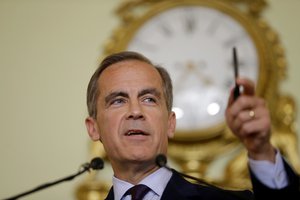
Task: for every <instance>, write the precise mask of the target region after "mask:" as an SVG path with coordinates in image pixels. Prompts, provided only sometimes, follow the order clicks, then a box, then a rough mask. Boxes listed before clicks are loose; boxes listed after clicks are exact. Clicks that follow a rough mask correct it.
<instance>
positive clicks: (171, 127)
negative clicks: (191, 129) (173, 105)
mask: <svg viewBox="0 0 300 200" xmlns="http://www.w3.org/2000/svg"><path fill="white" fill-rule="evenodd" d="M175 129H176V114H175V112H173V111H172V112H171V113H170V115H169V121H168V133H167V134H168V138H173V137H174V134H175Z"/></svg>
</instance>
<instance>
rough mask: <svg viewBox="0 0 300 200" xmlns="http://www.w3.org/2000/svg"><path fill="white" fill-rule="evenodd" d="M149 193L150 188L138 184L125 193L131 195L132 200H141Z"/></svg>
mask: <svg viewBox="0 0 300 200" xmlns="http://www.w3.org/2000/svg"><path fill="white" fill-rule="evenodd" d="M149 191H150V188H149V187H148V186H146V185H143V184H139V185H135V186H133V187H132V188H130V189H129V190H128V191H127V192H126V193H128V194H131V199H132V200H142V199H143V198H144V196H145V195H146V194H147V193H148V192H149Z"/></svg>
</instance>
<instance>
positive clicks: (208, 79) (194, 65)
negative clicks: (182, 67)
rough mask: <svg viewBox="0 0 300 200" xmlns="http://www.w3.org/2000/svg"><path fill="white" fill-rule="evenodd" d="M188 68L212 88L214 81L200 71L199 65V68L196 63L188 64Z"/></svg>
mask: <svg viewBox="0 0 300 200" xmlns="http://www.w3.org/2000/svg"><path fill="white" fill-rule="evenodd" d="M203 64H205V63H203ZM187 67H188V68H189V69H190V71H194V72H195V73H196V74H197V75H198V77H199V78H200V80H201V81H202V82H203V83H204V84H205V85H207V86H210V85H213V84H214V82H213V80H212V79H211V78H210V77H208V76H206V75H204V74H203V73H201V72H200V71H199V65H198V66H197V65H196V64H195V63H194V62H188V63H187Z"/></svg>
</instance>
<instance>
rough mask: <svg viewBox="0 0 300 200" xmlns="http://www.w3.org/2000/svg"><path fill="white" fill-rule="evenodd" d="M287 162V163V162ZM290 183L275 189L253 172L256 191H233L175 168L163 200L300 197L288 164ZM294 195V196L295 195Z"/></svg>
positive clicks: (252, 178) (296, 182)
mask: <svg viewBox="0 0 300 200" xmlns="http://www.w3.org/2000/svg"><path fill="white" fill-rule="evenodd" d="M285 164H286V163H285ZM286 170H287V174H288V179H289V181H290V184H289V185H288V186H287V187H286V188H283V189H280V190H274V189H270V188H268V187H266V186H264V185H263V184H262V183H261V182H259V180H258V179H257V178H256V177H255V176H254V175H253V174H252V173H251V180H252V184H253V190H254V193H252V192H251V191H249V190H243V191H231V190H223V189H220V188H217V187H211V186H205V185H199V184H193V183H190V182H188V181H187V180H185V179H184V178H182V176H181V175H180V174H179V173H178V172H176V171H175V170H173V175H172V177H171V179H170V181H169V183H168V184H167V187H166V189H165V191H164V192H163V195H162V198H161V199H162V200H196V199H197V200H218V199H222V200H239V199H240V200H242V199H248V200H251V199H256V200H262V199H272V200H275V199H295V200H296V199H297V200H299V199H300V192H299V177H298V176H297V175H296V174H295V173H294V172H293V170H291V168H290V167H289V166H288V165H287V164H286ZM292 195H293V196H294V197H293V196H292ZM106 200H114V193H113V188H111V189H110V191H109V193H108V196H107V198H106Z"/></svg>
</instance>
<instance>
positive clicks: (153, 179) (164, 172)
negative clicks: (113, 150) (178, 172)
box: [112, 167, 172, 200]
mask: <svg viewBox="0 0 300 200" xmlns="http://www.w3.org/2000/svg"><path fill="white" fill-rule="evenodd" d="M171 176H172V172H171V171H170V170H168V169H166V168H163V167H161V168H159V169H158V170H156V171H155V172H153V173H152V174H150V175H148V176H147V177H145V178H144V179H143V180H142V181H141V182H139V184H144V185H147V186H148V187H149V188H150V189H151V190H152V191H153V192H154V193H156V194H157V195H158V196H160V197H161V196H162V193H163V191H164V190H165V188H166V186H167V184H168V182H169V180H170V179H171ZM112 182H113V187H114V197H115V199H116V200H119V199H121V198H122V197H123V195H124V194H125V192H126V191H127V190H128V189H129V188H131V187H133V186H134V185H132V184H131V183H129V182H126V181H123V180H120V179H118V178H116V177H115V176H113V179H112Z"/></svg>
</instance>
